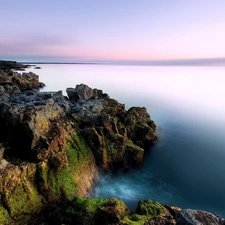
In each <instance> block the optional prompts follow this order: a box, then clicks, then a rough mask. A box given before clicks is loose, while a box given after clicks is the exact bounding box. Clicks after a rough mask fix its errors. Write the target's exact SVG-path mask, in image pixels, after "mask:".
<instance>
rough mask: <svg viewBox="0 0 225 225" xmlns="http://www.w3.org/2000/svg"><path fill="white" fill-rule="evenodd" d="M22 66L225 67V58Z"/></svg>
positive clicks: (32, 62) (38, 62)
mask: <svg viewBox="0 0 225 225" xmlns="http://www.w3.org/2000/svg"><path fill="white" fill-rule="evenodd" d="M18 62H19V63H22V64H29V65H35V64H67V65H70V64H71V65H129V66H225V58H216V59H186V60H153V61H94V60H93V61H90V62H63V61H62V62H50V61H45V62H40V61H37V62H36V61H18Z"/></svg>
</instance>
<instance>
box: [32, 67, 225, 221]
mask: <svg viewBox="0 0 225 225" xmlns="http://www.w3.org/2000/svg"><path fill="white" fill-rule="evenodd" d="M38 66H40V67H41V69H39V70H37V69H34V67H32V68H30V69H29V70H30V71H33V72H35V73H36V74H38V75H39V79H40V81H42V82H44V83H45V84H46V87H45V88H44V89H42V90H41V91H58V90H62V91H63V93H64V94H65V95H66V91H65V90H66V88H67V87H75V86H76V85H77V84H81V83H83V84H87V85H88V86H90V87H92V88H98V89H102V90H103V92H104V93H107V94H108V95H109V96H110V97H111V98H114V99H116V100H118V101H119V102H121V103H124V104H125V106H126V109H129V108H130V107H132V106H141V107H146V108H147V110H148V112H149V114H150V116H151V118H152V119H153V120H154V121H155V123H156V125H157V135H158V140H157V141H156V142H155V143H154V144H153V145H152V146H151V147H150V148H149V149H146V153H145V157H144V162H143V165H142V166H141V168H136V169H131V170H129V171H123V170H121V171H116V172H113V173H103V172H101V173H100V179H99V180H98V181H97V182H96V185H95V187H94V189H93V191H92V192H91V193H90V195H91V196H93V197H107V198H110V197H116V198H118V199H121V200H123V201H124V202H125V203H126V204H127V206H128V207H130V209H131V210H133V211H134V210H135V208H136V206H137V203H138V201H139V200H143V199H152V200H155V201H158V202H160V203H162V204H168V205H175V206H178V207H181V208H185V209H188V208H191V209H200V210H204V211H210V212H212V213H218V214H220V215H222V216H223V217H225V66H195V65H193V66H174V65H167V66H161V65H158V66H157V65H156V66H151V65H150V66H149V65H110V64H40V65H38Z"/></svg>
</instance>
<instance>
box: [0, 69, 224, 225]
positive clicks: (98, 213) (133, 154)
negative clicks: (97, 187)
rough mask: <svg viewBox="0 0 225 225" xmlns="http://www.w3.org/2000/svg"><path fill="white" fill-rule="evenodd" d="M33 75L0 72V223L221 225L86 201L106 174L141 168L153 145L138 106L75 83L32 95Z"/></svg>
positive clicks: (193, 214)
mask: <svg viewBox="0 0 225 225" xmlns="http://www.w3.org/2000/svg"><path fill="white" fill-rule="evenodd" d="M40 86H41V85H40V82H39V78H38V76H37V75H35V74H33V73H23V74H22V75H21V74H19V73H15V72H13V71H11V70H9V69H4V70H0V98H1V100H0V224H3V225H8V224H10V225H11V224H15V225H20V224H21V225H22V224H43V222H46V224H121V225H122V224H123V225H125V224H145V225H147V224H151V225H152V224H178V225H180V224H184V225H185V224H187V225H190V224H191V225H197V224H198V225H199V224H215V225H217V224H224V219H223V218H221V217H220V216H219V215H215V214H211V213H207V212H204V211H199V210H198V211H197V210H184V209H180V208H177V207H172V206H163V205H161V204H160V203H158V202H155V201H151V200H144V201H140V202H139V203H138V206H137V210H136V212H135V213H134V212H131V211H130V210H129V209H128V208H127V206H126V205H125V204H124V203H123V202H122V201H119V200H117V199H115V198H111V199H93V198H85V196H86V195H87V193H88V191H90V190H91V189H92V187H93V185H94V182H95V181H96V180H97V178H98V168H101V169H103V170H105V171H109V170H114V169H121V168H125V169H126V168H130V167H137V166H140V165H141V164H142V160H143V156H144V151H145V147H147V146H149V145H151V143H152V142H153V141H155V140H156V139H157V136H156V134H155V129H156V125H155V124H154V122H153V121H152V120H151V118H150V116H149V114H148V113H147V111H146V108H144V107H132V108H130V109H129V110H125V106H124V105H123V104H121V103H119V102H118V101H116V100H114V99H111V98H110V97H109V96H108V95H107V94H104V93H103V92H102V91H101V90H98V89H92V88H90V87H88V86H87V85H84V84H80V85H77V86H76V87H75V88H68V89H67V93H68V97H65V96H63V95H62V91H58V92H39V87H40Z"/></svg>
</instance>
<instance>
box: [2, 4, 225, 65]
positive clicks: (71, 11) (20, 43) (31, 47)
mask: <svg viewBox="0 0 225 225" xmlns="http://www.w3.org/2000/svg"><path fill="white" fill-rule="evenodd" d="M0 3H1V13H0V21H2V22H1V34H0V59H14V60H18V61H20V60H28V61H30V60H35V59H36V60H38V59H42V60H47V61H48V60H54V59H56V58H57V59H59V60H60V59H62V60H63V59H66V60H70V61H76V60H81V61H82V60H84V61H85V60H172V59H192V58H197V59H198V58H225V41H224V40H225V13H224V12H225V1H224V0H217V1H213V0H205V1H203V0H199V1H195V0H189V1H172V2H168V1H165V0H159V1H152V0H143V1H136V0H124V1H119V0H118V1H117V0H116V1H110V2H109V1H107V0H96V1H94V2H93V1H90V0H89V1H88V0H84V1H72V0H68V1H66V2H65V1H64V2H63V1H54V3H53V2H52V1H50V0H48V1H45V2H43V3H42V2H41V1H28V0H20V1H16V0H7V1H4V3H3V0H0Z"/></svg>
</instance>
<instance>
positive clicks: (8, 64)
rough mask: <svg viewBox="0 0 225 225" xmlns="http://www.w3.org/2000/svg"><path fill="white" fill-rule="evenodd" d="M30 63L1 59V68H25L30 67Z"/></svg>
mask: <svg viewBox="0 0 225 225" xmlns="http://www.w3.org/2000/svg"><path fill="white" fill-rule="evenodd" d="M28 67H29V65H24V64H22V63H18V62H16V61H5V60H0V69H4V70H7V69H16V70H23V69H25V68H28Z"/></svg>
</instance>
